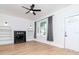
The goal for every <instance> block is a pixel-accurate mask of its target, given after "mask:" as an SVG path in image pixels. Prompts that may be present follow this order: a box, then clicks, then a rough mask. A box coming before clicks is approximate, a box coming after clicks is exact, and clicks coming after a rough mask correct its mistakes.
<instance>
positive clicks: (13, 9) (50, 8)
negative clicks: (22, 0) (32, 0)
mask: <svg viewBox="0 0 79 59" xmlns="http://www.w3.org/2000/svg"><path fill="white" fill-rule="evenodd" d="M30 5H31V4H0V13H4V14H9V15H13V16H18V17H23V18H27V19H31V20H35V19H38V18H39V17H43V16H45V15H48V14H51V13H53V12H56V11H57V10H60V9H62V8H65V7H67V6H69V4H36V5H35V8H38V9H41V10H42V11H41V12H36V15H35V16H34V15H33V14H32V13H28V14H25V12H27V11H28V10H26V9H24V8H22V7H21V6H25V7H28V8H29V7H30Z"/></svg>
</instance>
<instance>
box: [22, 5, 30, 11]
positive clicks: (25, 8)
mask: <svg viewBox="0 0 79 59" xmlns="http://www.w3.org/2000/svg"><path fill="white" fill-rule="evenodd" d="M22 8H25V9H27V10H30V9H29V8H26V7H24V6H22Z"/></svg>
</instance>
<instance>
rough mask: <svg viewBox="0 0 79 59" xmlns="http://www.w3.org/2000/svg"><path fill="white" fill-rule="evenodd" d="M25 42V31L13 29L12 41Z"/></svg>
mask: <svg viewBox="0 0 79 59" xmlns="http://www.w3.org/2000/svg"><path fill="white" fill-rule="evenodd" d="M23 42H26V31H14V43H15V44H16V43H23Z"/></svg>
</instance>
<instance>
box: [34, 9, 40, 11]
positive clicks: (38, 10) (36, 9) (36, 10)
mask: <svg viewBox="0 0 79 59" xmlns="http://www.w3.org/2000/svg"><path fill="white" fill-rule="evenodd" d="M33 11H41V9H34V10H33Z"/></svg>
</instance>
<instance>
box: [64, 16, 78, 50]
mask: <svg viewBox="0 0 79 59" xmlns="http://www.w3.org/2000/svg"><path fill="white" fill-rule="evenodd" d="M65 48H67V49H72V50H75V51H79V16H78V15H77V16H72V17H68V18H67V19H65Z"/></svg>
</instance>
